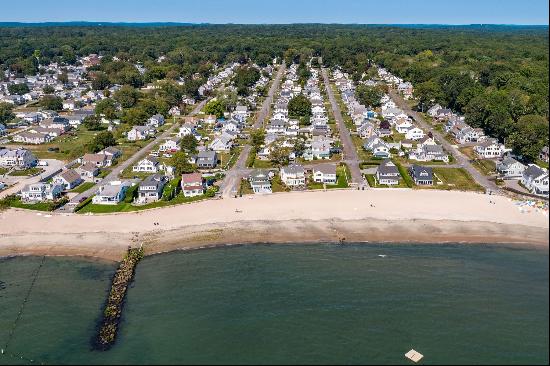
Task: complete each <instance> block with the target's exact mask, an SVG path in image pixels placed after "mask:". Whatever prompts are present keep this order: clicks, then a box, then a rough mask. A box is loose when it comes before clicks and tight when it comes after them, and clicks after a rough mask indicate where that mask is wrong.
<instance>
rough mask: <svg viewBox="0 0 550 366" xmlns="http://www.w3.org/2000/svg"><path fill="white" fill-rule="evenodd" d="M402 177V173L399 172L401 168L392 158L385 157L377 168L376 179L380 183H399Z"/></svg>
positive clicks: (390, 184) (391, 184) (392, 184)
mask: <svg viewBox="0 0 550 366" xmlns="http://www.w3.org/2000/svg"><path fill="white" fill-rule="evenodd" d="M400 178H401V174H399V169H397V167H396V166H395V164H394V163H393V162H392V161H391V160H390V159H384V160H383V161H382V163H380V165H379V166H378V169H377V170H376V180H377V181H378V184H386V185H389V186H394V185H398V184H399V179H400Z"/></svg>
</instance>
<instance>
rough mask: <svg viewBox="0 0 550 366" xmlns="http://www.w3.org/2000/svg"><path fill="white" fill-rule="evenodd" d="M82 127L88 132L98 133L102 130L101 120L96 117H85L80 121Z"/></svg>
mask: <svg viewBox="0 0 550 366" xmlns="http://www.w3.org/2000/svg"><path fill="white" fill-rule="evenodd" d="M82 125H83V126H84V127H86V128H87V129H88V130H90V131H99V130H102V129H103V126H102V125H101V120H100V119H99V116H97V115H93V116H87V117H86V118H84V120H83V121H82Z"/></svg>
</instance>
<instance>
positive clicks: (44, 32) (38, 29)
mask: <svg viewBox="0 0 550 366" xmlns="http://www.w3.org/2000/svg"><path fill="white" fill-rule="evenodd" d="M90 53H99V54H102V55H107V56H117V57H118V58H119V59H120V60H122V62H127V63H132V62H137V61H139V62H141V63H143V64H144V65H145V66H146V67H147V68H148V70H149V71H148V72H147V73H146V74H145V75H142V76H139V77H138V76H137V74H135V73H133V72H131V70H130V68H127V65H116V64H115V65H113V66H114V67H112V68H111V69H112V70H113V72H116V73H118V74H119V76H118V77H117V78H116V80H118V81H120V80H123V81H124V80H125V79H128V80H129V81H130V83H131V84H133V85H134V86H139V85H141V84H142V83H144V82H148V81H150V80H154V79H158V78H159V77H166V78H178V77H184V78H190V77H191V76H192V75H193V74H195V73H197V72H198V73H199V74H201V75H202V77H204V76H206V74H207V72H208V70H210V69H211V66H212V65H213V64H214V63H218V64H221V63H227V62H231V61H240V62H244V61H248V60H252V61H254V62H256V63H258V64H260V65H266V64H268V63H270V62H271V60H272V59H273V57H284V58H285V59H286V61H287V62H299V61H304V60H306V59H308V58H309V57H310V56H322V58H323V63H324V65H325V66H336V65H339V66H341V67H342V68H343V69H344V70H345V71H347V72H349V73H350V74H352V76H353V77H354V78H355V79H356V80H359V79H360V78H361V77H362V75H363V73H365V72H366V73H367V74H368V73H369V68H370V66H371V65H372V62H373V61H374V62H375V63H377V64H379V65H382V66H384V67H386V68H388V69H389V70H390V71H391V72H393V73H394V74H396V75H399V76H401V77H403V78H405V79H406V80H410V81H411V82H413V84H414V85H415V88H416V95H417V97H418V98H419V99H420V102H421V104H420V106H421V108H427V107H429V106H430V105H432V104H434V103H440V104H441V105H443V106H449V107H451V108H453V109H454V110H455V111H458V112H461V113H464V114H465V115H466V118H467V121H468V122H469V123H470V124H472V125H473V126H479V127H483V128H484V129H485V130H486V131H487V133H489V134H491V135H493V136H495V137H498V138H499V139H500V140H506V141H507V142H508V143H510V144H511V145H512V146H513V147H514V148H515V149H516V152H518V153H521V154H523V155H525V156H526V157H527V159H528V160H532V159H534V157H535V155H536V153H535V150H537V149H540V147H542V146H543V145H546V144H548V27H547V26H498V25H472V26H427V25H407V26H378V25H326V24H303V25H300V24H296V25H204V24H202V25H168V24H164V25H162V26H156V27H154V26H147V25H143V24H141V25H139V24H137V25H132V24H129V25H126V26H125V25H122V24H117V25H112V24H109V25H106V26H90V25H86V26H68V25H63V26H61V25H60V26H45V25H42V26H36V25H35V26H9V27H0V64H1V65H2V67H3V68H10V69H11V70H15V71H17V72H19V73H21V74H32V73H35V72H36V71H37V67H38V62H37V57H36V56H39V58H40V59H39V61H40V64H42V65H43V64H46V63H48V62H49V61H60V62H65V63H74V62H75V61H76V57H77V56H82V55H87V54H90ZM162 55H164V56H166V59H165V60H164V61H163V62H162V63H157V62H156V60H157V58H158V57H159V56H162ZM121 69H124V70H125V72H127V73H132V75H130V76H131V77H127V78H126V77H120V70H121ZM100 70H101V71H103V72H106V73H107V74H109V72H110V70H106V69H105V68H100ZM371 74H372V73H371ZM108 76H109V75H108ZM122 76H125V75H122ZM197 84H198V83H197ZM190 90H194V88H190Z"/></svg>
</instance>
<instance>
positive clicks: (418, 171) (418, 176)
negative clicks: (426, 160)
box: [409, 165, 434, 186]
mask: <svg viewBox="0 0 550 366" xmlns="http://www.w3.org/2000/svg"><path fill="white" fill-rule="evenodd" d="M409 174H410V175H411V178H412V179H413V180H414V183H415V184H418V185H424V186H429V185H432V184H434V178H433V177H434V174H433V170H432V168H430V167H425V166H420V165H411V166H410V167H409Z"/></svg>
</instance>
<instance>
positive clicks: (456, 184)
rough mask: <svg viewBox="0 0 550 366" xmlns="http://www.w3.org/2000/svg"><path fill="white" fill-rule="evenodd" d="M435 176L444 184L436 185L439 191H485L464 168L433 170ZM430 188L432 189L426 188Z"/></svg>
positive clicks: (435, 168)
mask: <svg viewBox="0 0 550 366" xmlns="http://www.w3.org/2000/svg"><path fill="white" fill-rule="evenodd" d="M433 172H434V175H435V176H436V177H437V178H438V179H439V180H440V181H441V183H443V184H439V185H434V186H433V188H437V189H448V190H451V189H456V190H461V191H484V189H483V187H481V186H480V185H479V184H477V183H476V182H475V181H474V179H473V178H472V176H471V175H470V173H468V172H467V171H466V170H465V169H464V168H438V167H434V168H433ZM426 188H430V187H426Z"/></svg>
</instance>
